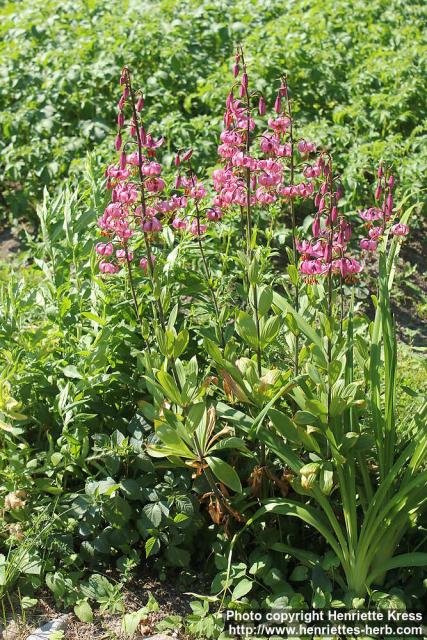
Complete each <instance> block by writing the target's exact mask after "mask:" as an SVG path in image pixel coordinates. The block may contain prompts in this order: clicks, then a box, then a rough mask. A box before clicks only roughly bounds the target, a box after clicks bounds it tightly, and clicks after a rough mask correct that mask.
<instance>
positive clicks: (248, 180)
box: [240, 48, 262, 376]
mask: <svg viewBox="0 0 427 640" xmlns="http://www.w3.org/2000/svg"><path fill="white" fill-rule="evenodd" d="M240 55H241V58H242V67H243V73H244V74H245V75H247V70H246V63H245V58H244V54H243V49H242V48H240ZM245 99H246V112H247V118H246V119H247V125H246V141H245V143H246V153H247V155H249V153H250V148H251V135H250V116H251V101H250V96H249V91H248V85H247V84H246V85H245ZM246 224H247V227H246V233H247V237H246V242H247V248H246V252H247V257H248V260H249V261H250V260H252V206H251V170H250V168H249V167H247V168H246ZM252 287H253V299H254V301H253V307H254V316H255V326H256V331H257V351H256V356H257V366H258V375H259V376H261V374H262V362H261V344H260V325H259V312H258V289H257V286H256V284H253V285H252Z"/></svg>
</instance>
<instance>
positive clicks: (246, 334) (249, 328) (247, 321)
mask: <svg viewBox="0 0 427 640" xmlns="http://www.w3.org/2000/svg"><path fill="white" fill-rule="evenodd" d="M236 330H237V333H238V334H239V336H240V337H241V338H243V340H244V341H245V342H246V343H247V344H248V345H249V346H250V347H254V348H256V347H257V346H258V336H257V329H256V324H255V321H254V319H253V318H252V317H251V316H250V315H249V313H247V312H246V311H240V313H239V315H238V316H237V320H236Z"/></svg>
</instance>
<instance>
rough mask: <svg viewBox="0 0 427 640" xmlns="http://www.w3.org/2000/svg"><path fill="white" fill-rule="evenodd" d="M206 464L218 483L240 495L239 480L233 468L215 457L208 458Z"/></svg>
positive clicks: (240, 486)
mask: <svg viewBox="0 0 427 640" xmlns="http://www.w3.org/2000/svg"><path fill="white" fill-rule="evenodd" d="M206 462H207V463H208V465H209V468H210V469H211V471H212V473H213V474H214V476H215V477H216V478H218V480H219V481H220V482H223V483H224V484H225V485H226V486H227V487H229V488H230V489H232V490H233V491H235V492H236V493H242V485H241V482H240V478H239V476H238V475H237V473H236V471H235V470H234V469H233V467H231V466H230V465H229V464H228V463H227V462H224V460H221V458H216V457H215V456H208V457H207V458H206Z"/></svg>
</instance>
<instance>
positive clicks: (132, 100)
mask: <svg viewBox="0 0 427 640" xmlns="http://www.w3.org/2000/svg"><path fill="white" fill-rule="evenodd" d="M124 71H125V78H126V86H127V88H128V90H129V97H130V103H131V107H132V115H133V120H134V124H135V130H136V141H137V145H138V177H139V184H140V193H141V210H142V215H143V217H144V218H145V216H146V214H147V203H146V198H145V184H144V175H143V173H142V162H143V152H142V147H143V145H142V139H141V131H140V128H139V126H138V125H139V123H140V118H138V112H137V110H136V100H135V92H134V89H133V86H132V81H131V77H130V71H129V69H128V68H127V67H125V69H124ZM141 124H142V123H141ZM143 234H144V244H145V249H146V252H147V262H148V269H149V272H150V278H151V283H152V289H153V292H154V289H155V271H154V265H153V253H152V251H151V246H150V239H149V236H148V233H147V232H146V231H143ZM155 301H156V306H157V312H158V318H159V322H160V325H161V327H162V329H163V330H164V329H165V314H164V311H163V305H162V301H161V300H160V298H159V297H157V296H155Z"/></svg>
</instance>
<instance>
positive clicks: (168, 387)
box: [157, 370, 183, 407]
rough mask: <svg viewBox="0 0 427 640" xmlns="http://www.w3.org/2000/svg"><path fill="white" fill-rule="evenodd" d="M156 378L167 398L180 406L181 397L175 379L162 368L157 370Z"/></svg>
mask: <svg viewBox="0 0 427 640" xmlns="http://www.w3.org/2000/svg"><path fill="white" fill-rule="evenodd" d="M157 379H158V381H159V382H160V384H161V387H162V389H163V391H164V392H165V394H166V395H167V397H168V399H169V400H171V401H172V402H174V403H175V404H178V405H179V406H181V407H182V406H183V399H182V396H181V393H180V391H179V389H178V386H177V384H176V382H175V380H174V379H173V378H172V376H171V375H170V373H168V372H167V371H163V370H161V371H158V372H157Z"/></svg>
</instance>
